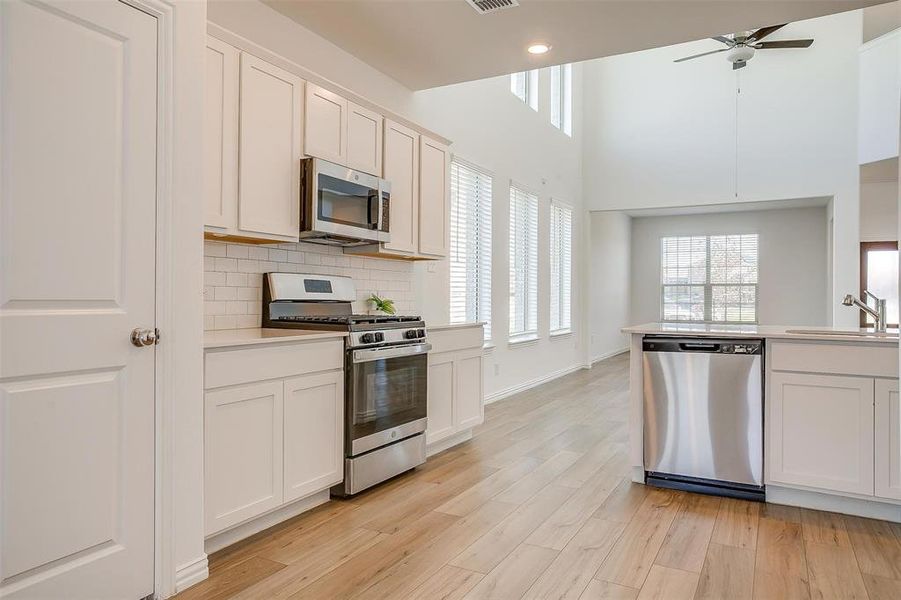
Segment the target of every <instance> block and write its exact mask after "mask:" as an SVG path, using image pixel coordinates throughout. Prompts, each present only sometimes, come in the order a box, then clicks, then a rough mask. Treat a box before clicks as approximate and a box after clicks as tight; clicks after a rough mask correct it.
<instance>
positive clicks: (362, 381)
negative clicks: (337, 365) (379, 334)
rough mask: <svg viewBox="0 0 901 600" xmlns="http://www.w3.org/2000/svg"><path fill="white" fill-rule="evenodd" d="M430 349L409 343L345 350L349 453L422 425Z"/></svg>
mask: <svg viewBox="0 0 901 600" xmlns="http://www.w3.org/2000/svg"><path fill="white" fill-rule="evenodd" d="M430 349H431V344H410V345H407V346H394V347H384V348H366V349H362V350H350V351H348V363H349V364H348V375H347V451H348V454H350V455H351V456H356V455H358V454H362V453H364V452H368V451H369V450H373V449H375V448H378V447H380V446H384V445H385V444H389V443H391V442H395V441H398V440H401V439H404V438H406V437H409V436H411V435H413V434H416V433H419V432H422V431H425V427H426V403H427V400H426V386H427V375H428V369H429V366H428V351H429V350H430Z"/></svg>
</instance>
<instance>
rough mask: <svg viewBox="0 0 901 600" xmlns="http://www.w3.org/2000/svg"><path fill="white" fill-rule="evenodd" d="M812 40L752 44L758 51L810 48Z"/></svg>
mask: <svg viewBox="0 0 901 600" xmlns="http://www.w3.org/2000/svg"><path fill="white" fill-rule="evenodd" d="M812 43H813V40H779V41H778V42H760V43H759V44H754V47H755V48H757V49H758V50H765V49H767V48H810V45H811V44H812Z"/></svg>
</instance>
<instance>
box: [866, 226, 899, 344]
mask: <svg viewBox="0 0 901 600" xmlns="http://www.w3.org/2000/svg"><path fill="white" fill-rule="evenodd" d="M864 290H868V291H869V292H870V293H871V294H874V295H875V296H877V297H879V298H882V299H884V300H885V301H886V302H885V312H886V315H885V316H886V319H887V320H888V325H889V327H897V326H898V242H861V243H860V298H861V299H862V300H865V298H864ZM873 324H874V323H873V317H871V316H870V315H868V314H866V313H865V312H863V311H860V326H861V327H872V326H873Z"/></svg>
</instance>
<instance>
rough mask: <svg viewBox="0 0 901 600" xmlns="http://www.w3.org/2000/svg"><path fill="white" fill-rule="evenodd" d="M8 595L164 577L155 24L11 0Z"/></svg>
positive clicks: (3, 407) (2, 363) (0, 245)
mask: <svg viewBox="0 0 901 600" xmlns="http://www.w3.org/2000/svg"><path fill="white" fill-rule="evenodd" d="M0 28H2V32H3V33H2V35H0V44H2V46H0V62H2V65H0V77H2V81H0V88H2V90H3V102H2V105H0V111H2V122H3V132H2V144H0V163H2V165H0V168H2V173H3V177H4V180H3V187H4V190H3V196H2V197H0V214H2V215H3V218H2V220H0V257H2V261H3V262H2V265H0V327H2V331H3V334H2V336H0V427H2V430H3V431H4V435H3V436H2V438H0V444H2V447H0V456H2V467H0V476H2V485H0V489H2V498H0V504H2V506H3V511H2V517H0V519H2V521H0V530H2V531H3V535H2V540H0V552H2V559H0V562H2V564H3V568H2V577H3V581H2V583H0V595H2V596H4V597H7V596H8V597H11V598H35V597H38V598H67V599H68V598H126V597H129V598H138V597H142V596H145V595H147V594H149V593H151V592H152V591H153V517H154V514H153V492H154V488H153V481H154V437H153V436H154V396H153V393H154V392H153V390H154V355H155V351H154V347H153V346H150V347H145V348H136V347H134V346H132V345H131V343H130V342H129V334H130V332H131V329H132V328H134V327H142V328H153V327H154V324H155V308H154V302H155V300H154V296H155V254H154V252H155V249H154V248H155V236H156V233H155V230H156V228H155V226H154V223H155V219H156V177H157V168H156V161H157V150H156V133H157V105H156V98H157V23H156V20H155V19H154V18H153V17H151V16H149V15H147V14H146V13H143V12H141V11H138V10H135V9H134V8H131V7H129V6H128V5H126V4H123V3H119V2H113V1H103V2H79V3H71V2H52V3H41V4H38V3H24V2H14V1H8V2H2V3H0Z"/></svg>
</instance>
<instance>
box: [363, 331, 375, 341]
mask: <svg viewBox="0 0 901 600" xmlns="http://www.w3.org/2000/svg"><path fill="white" fill-rule="evenodd" d="M374 341H375V337H374V336H373V335H372V334H371V333H364V334H363V335H361V336H360V342H362V343H364V344H371V343H373V342H374Z"/></svg>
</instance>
